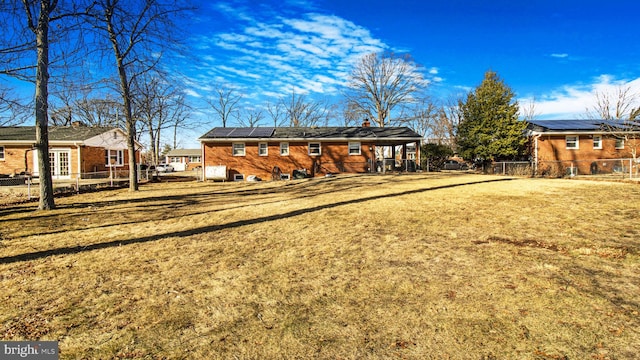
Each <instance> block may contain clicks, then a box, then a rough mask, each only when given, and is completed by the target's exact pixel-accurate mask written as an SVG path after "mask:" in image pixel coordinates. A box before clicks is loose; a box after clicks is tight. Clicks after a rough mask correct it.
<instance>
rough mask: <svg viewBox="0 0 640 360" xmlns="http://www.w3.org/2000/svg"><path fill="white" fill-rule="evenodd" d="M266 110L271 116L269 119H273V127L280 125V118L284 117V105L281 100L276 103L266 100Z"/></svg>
mask: <svg viewBox="0 0 640 360" xmlns="http://www.w3.org/2000/svg"><path fill="white" fill-rule="evenodd" d="M267 112H268V113H269V116H270V117H271V121H273V126H274V127H278V126H282V118H283V117H284V106H283V104H282V101H278V102H276V103H271V102H268V103H267Z"/></svg>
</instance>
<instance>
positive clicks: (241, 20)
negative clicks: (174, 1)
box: [192, 1, 389, 96]
mask: <svg viewBox="0 0 640 360" xmlns="http://www.w3.org/2000/svg"><path fill="white" fill-rule="evenodd" d="M303 5H304V9H305V10H308V9H310V8H312V5H310V3H309V2H307V1H302V2H301V4H298V6H303ZM214 8H215V9H216V10H217V11H218V12H219V13H221V14H222V15H224V16H225V17H227V18H229V20H230V22H231V23H233V24H234V28H233V30H232V31H228V32H219V33H215V34H212V35H208V36H201V37H199V38H198V39H197V40H195V42H196V43H197V45H196V46H195V48H197V49H206V50H207V51H211V52H212V53H215V54H216V56H215V58H214V57H212V56H210V55H203V56H202V57H201V58H200V61H201V62H202V65H201V67H203V68H208V69H210V70H209V71H206V72H200V73H198V74H193V75H192V77H194V82H195V81H196V80H195V79H196V78H197V79H198V80H201V81H206V80H205V79H206V78H207V77H210V76H221V77H223V78H225V79H226V82H228V83H239V84H244V85H245V90H247V91H253V92H256V93H260V94H262V95H266V96H268V95H273V94H281V96H282V95H286V94H287V93H288V92H290V91H291V90H292V89H295V91H297V92H300V93H301V94H317V95H336V94H338V93H339V87H340V86H341V85H342V84H344V82H345V81H346V76H347V74H348V73H349V70H350V68H351V66H352V65H353V64H354V62H355V61H356V60H358V59H359V58H361V57H362V56H363V55H365V54H368V53H371V52H380V51H383V50H385V49H388V48H389V46H388V45H386V44H385V43H384V42H382V41H381V40H379V39H376V38H375V37H373V36H372V34H371V33H370V31H369V30H368V29H366V28H364V27H362V26H359V25H357V24H355V23H353V22H351V21H349V20H346V19H343V18H340V17H338V16H334V15H325V14H320V13H315V12H306V13H301V14H298V15H296V16H289V17H285V16H284V15H283V14H286V13H287V12H286V11H283V12H281V13H278V15H277V16H274V14H276V13H275V12H272V11H271V10H265V9H263V8H260V7H256V8H254V9H252V11H248V10H247V9H246V8H243V7H242V6H238V5H237V4H236V3H234V4H233V5H231V3H217V4H216V5H215V7H214ZM261 11H262V12H261ZM216 49H218V50H219V51H218V52H217V53H216ZM268 79H277V80H278V81H277V84H278V85H275V84H274V82H272V81H268ZM198 93H200V94H201V92H200V91H198ZM247 95H249V94H247Z"/></svg>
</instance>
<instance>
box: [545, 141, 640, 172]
mask: <svg viewBox="0 0 640 360" xmlns="http://www.w3.org/2000/svg"><path fill="white" fill-rule="evenodd" d="M615 144H616V139H615V138H614V137H606V136H602V149H594V146H593V135H587V134H582V135H579V141H578V149H567V144H566V136H565V135H543V136H541V137H540V138H538V163H551V162H562V164H564V165H565V167H567V166H569V165H570V164H571V162H574V166H577V167H578V170H579V172H580V173H582V174H587V173H589V172H590V171H591V168H590V167H591V162H592V161H594V160H603V159H620V158H629V157H631V152H630V149H629V144H625V148H624V149H616V148H615Z"/></svg>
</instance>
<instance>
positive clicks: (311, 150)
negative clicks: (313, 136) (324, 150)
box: [309, 143, 320, 155]
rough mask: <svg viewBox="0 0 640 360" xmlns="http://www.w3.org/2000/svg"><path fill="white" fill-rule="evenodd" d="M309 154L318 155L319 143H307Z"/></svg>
mask: <svg viewBox="0 0 640 360" xmlns="http://www.w3.org/2000/svg"><path fill="white" fill-rule="evenodd" d="M309 155H320V143H309Z"/></svg>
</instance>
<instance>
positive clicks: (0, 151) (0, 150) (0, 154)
mask: <svg viewBox="0 0 640 360" xmlns="http://www.w3.org/2000/svg"><path fill="white" fill-rule="evenodd" d="M0 160H4V146H0Z"/></svg>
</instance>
